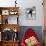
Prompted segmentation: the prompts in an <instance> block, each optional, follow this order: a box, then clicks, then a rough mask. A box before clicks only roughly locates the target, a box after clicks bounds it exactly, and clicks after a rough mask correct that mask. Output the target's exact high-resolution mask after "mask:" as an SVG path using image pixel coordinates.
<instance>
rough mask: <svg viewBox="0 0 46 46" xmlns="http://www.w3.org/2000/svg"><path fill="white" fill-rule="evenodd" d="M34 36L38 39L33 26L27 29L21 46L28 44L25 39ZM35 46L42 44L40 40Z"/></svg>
mask: <svg viewBox="0 0 46 46" xmlns="http://www.w3.org/2000/svg"><path fill="white" fill-rule="evenodd" d="M32 36H34V37H35V38H36V39H37V35H36V33H35V32H34V31H33V29H32V28H29V29H27V31H26V32H25V34H24V37H23V38H22V42H21V46H27V45H26V43H25V40H26V39H28V38H30V37H32ZM37 41H38V40H37ZM35 46H41V44H40V42H39V41H38V42H37V44H36V45H35Z"/></svg>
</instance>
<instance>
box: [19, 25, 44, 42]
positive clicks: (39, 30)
mask: <svg viewBox="0 0 46 46" xmlns="http://www.w3.org/2000/svg"><path fill="white" fill-rule="evenodd" d="M28 28H32V29H33V30H34V32H36V34H37V37H38V39H39V41H40V42H41V43H43V30H42V26H21V27H20V32H19V39H20V41H21V40H22V38H23V35H24V33H25V31H26V30H27V29H28Z"/></svg>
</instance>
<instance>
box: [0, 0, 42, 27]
mask: <svg viewBox="0 0 46 46" xmlns="http://www.w3.org/2000/svg"><path fill="white" fill-rule="evenodd" d="M14 1H15V0H0V6H2V7H4V6H5V7H6V6H14V5H15V3H14ZM17 3H18V5H17V6H19V7H20V17H19V24H20V25H21V26H43V7H42V0H17ZM32 6H35V7H36V20H29V21H27V20H26V19H25V16H26V14H24V12H23V11H24V10H23V9H25V8H31V7H32Z"/></svg>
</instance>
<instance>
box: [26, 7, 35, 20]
mask: <svg viewBox="0 0 46 46" xmlns="http://www.w3.org/2000/svg"><path fill="white" fill-rule="evenodd" d="M25 13H26V19H27V20H35V19H36V7H32V8H26V12H25Z"/></svg>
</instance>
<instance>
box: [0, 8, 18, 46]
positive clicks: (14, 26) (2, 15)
mask: <svg viewBox="0 0 46 46" xmlns="http://www.w3.org/2000/svg"><path fill="white" fill-rule="evenodd" d="M18 17H19V7H0V32H1V34H0V35H1V41H0V46H18V42H19V39H17V40H16V38H15V37H16V36H17V35H18V32H19V24H18ZM4 32H6V35H8V37H9V35H10V33H8V32H12V33H13V34H11V35H12V36H10V37H11V39H10V40H9V38H6V36H5V38H6V39H8V41H7V40H5V39H3V37H2V35H4ZM17 37H18V36H17ZM14 39H15V40H14Z"/></svg>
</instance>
